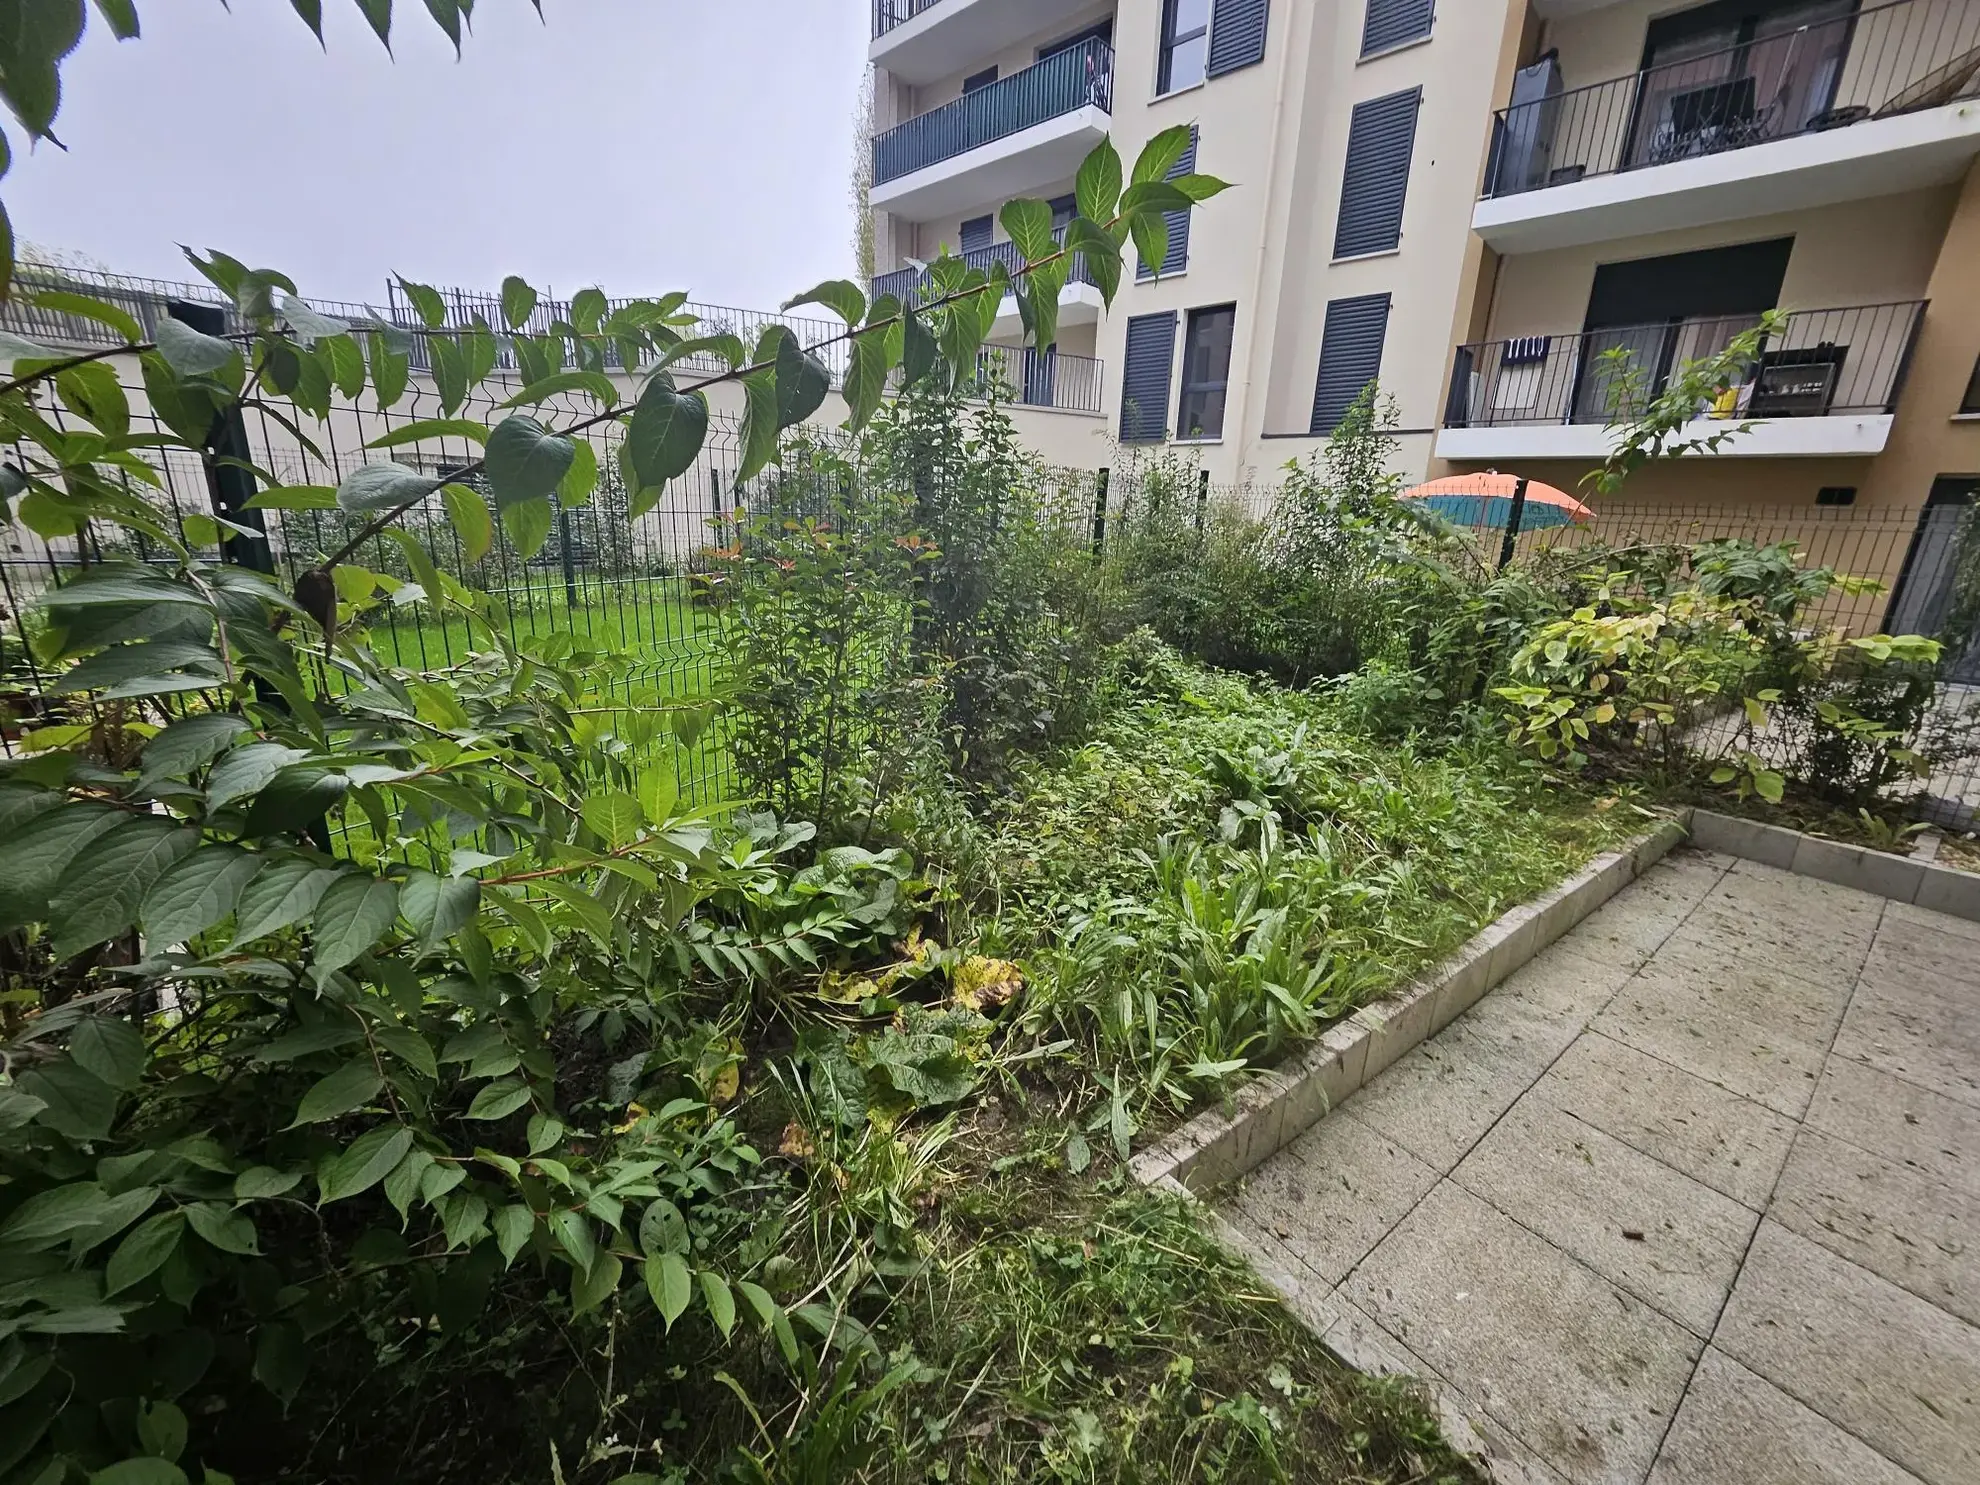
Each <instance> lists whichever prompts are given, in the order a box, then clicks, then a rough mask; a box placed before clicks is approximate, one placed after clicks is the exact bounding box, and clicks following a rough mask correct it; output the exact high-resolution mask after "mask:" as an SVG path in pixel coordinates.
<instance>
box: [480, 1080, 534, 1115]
mask: <svg viewBox="0 0 1980 1485" xmlns="http://www.w3.org/2000/svg"><path fill="white" fill-rule="evenodd" d="M528 1102H529V1088H528V1086H527V1085H526V1084H523V1083H518V1082H516V1081H515V1080H514V1079H513V1078H501V1079H498V1080H497V1081H495V1082H493V1083H490V1084H489V1085H488V1086H487V1087H485V1088H483V1089H482V1090H481V1091H480V1092H479V1093H477V1094H475V1096H474V1102H473V1103H471V1104H469V1105H468V1111H467V1117H468V1118H470V1119H506V1118H508V1117H509V1115H511V1114H513V1113H514V1112H515V1111H516V1110H517V1109H519V1108H521V1107H522V1106H523V1105H524V1104H526V1103H528Z"/></svg>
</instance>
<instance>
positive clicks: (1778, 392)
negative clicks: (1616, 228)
mask: <svg viewBox="0 0 1980 1485" xmlns="http://www.w3.org/2000/svg"><path fill="white" fill-rule="evenodd" d="M1924 312H1925V304H1924V302H1923V301H1912V302H1908V303H1901V304H1872V305H1863V306H1857V307H1852V308H1847V309H1810V310H1798V311H1796V312H1795V313H1793V314H1792V315H1790V316H1789V317H1788V322H1787V324H1786V326H1785V327H1784V328H1783V329H1782V330H1781V331H1780V332H1778V333H1777V334H1776V335H1775V337H1774V338H1773V339H1772V340H1770V341H1767V342H1764V343H1763V344H1762V346H1761V353H1760V358H1759V360H1758V361H1757V362H1756V363H1755V364H1754V366H1753V368H1752V370H1751V371H1750V372H1749V373H1748V375H1747V378H1746V381H1745V383H1744V384H1743V385H1741V386H1739V387H1736V388H1734V389H1733V390H1732V391H1731V392H1729V393H1728V394H1727V395H1726V397H1725V398H1724V399H1723V400H1722V401H1721V402H1720V403H1718V404H1717V405H1715V406H1712V407H1709V408H1707V407H1701V408H1700V409H1699V421H1698V423H1697V424H1695V425H1694V429H1695V431H1696V432H1698V433H1700V434H1707V433H1711V432H1713V431H1714V428H1715V425H1723V424H1725V423H1728V422H1731V423H1746V422H1751V423H1753V424H1754V425H1755V426H1754V427H1753V428H1752V429H1751V430H1750V431H1749V432H1747V433H1745V434H1742V435H1740V436H1738V437H1735V438H1734V439H1732V440H1731V441H1730V442H1728V443H1727V444H1726V445H1725V446H1724V447H1723V448H1722V449H1721V450H1720V451H1719V453H1718V457H1720V458H1764V457H1776V458H1781V457H1790V458H1791V457H1808V456H1816V455H1824V456H1830V457H1867V456H1869V455H1872V454H1878V453H1881V452H1882V451H1883V448H1884V445H1885V443H1886V442H1887V441H1888V440H1889V438H1890V431H1891V423H1892V415H1893V414H1894V413H1895V411H1896V409H1897V400H1898V394H1899V393H1900V392H1902V391H1903V389H1904V374H1905V368H1906V366H1907V364H1908V363H1909V361H1910V359H1911V347H1912V343H1913V341H1914V340H1915V339H1916V338H1917V334H1918V326H1919V324H1920V322H1921V320H1922V319H1923V318H1924ZM1758 323H1759V317H1758V316H1757V315H1745V316H1739V317H1735V318H1711V319H1707V318H1699V319H1692V320H1685V321H1682V322H1679V323H1674V324H1661V325H1637V326H1626V327H1623V328H1619V329H1608V330H1591V331H1588V332H1585V333H1583V334H1580V335H1526V336H1520V337H1518V338H1515V339H1512V340H1495V341H1488V342H1485V343H1483V344H1480V345H1466V346H1459V347H1458V351H1457V361H1456V364H1455V365H1454V366H1453V368H1452V372H1451V395H1450V403H1449V406H1448V407H1447V409H1446V411H1445V414H1444V427H1443V429H1442V430H1441V431H1440V432H1439V433H1438V435H1437V454H1438V457H1439V458H1444V459H1459V460H1467V461H1471V460H1476V461H1485V462H1491V461H1497V460H1511V459H1577V460H1584V461H1590V462H1592V461H1595V460H1600V459H1604V458H1607V457H1608V454H1609V451H1610V449H1611V447H1612V446H1613V444H1614V435H1613V433H1612V432H1611V430H1610V426H1609V425H1610V424H1612V423H1614V422H1616V421H1618V420H1619V419H1625V418H1627V417H1629V416H1630V415H1631V414H1632V412H1633V411H1635V410H1636V409H1637V408H1639V407H1640V406H1641V403H1642V401H1643V400H1644V399H1645V398H1647V397H1649V396H1654V395H1656V394H1657V393H1659V392H1661V391H1663V390H1664V388H1665V387H1666V386H1667V385H1668V383H1669V381H1670V379H1671V376H1672V373H1673V372H1674V370H1676V369H1677V368H1679V367H1681V366H1682V365H1683V364H1684V363H1685V362H1687V361H1694V360H1698V359H1700V358H1702V357H1705V356H1709V355H1713V354H1715V353H1716V352H1718V351H1720V350H1722V349H1724V348H1725V346H1726V345H1727V344H1728V343H1729V342H1730V341H1731V340H1732V339H1733V338H1734V337H1735V336H1737V335H1740V334H1743V333H1744V332H1746V331H1748V330H1751V329H1753V328H1754V326H1756V325H1757V324H1758ZM1616 351H1620V352H1622V353H1624V355H1625V356H1626V358H1627V359H1626V362H1622V363H1619V362H1617V361H1615V360H1611V359H1605V358H1606V357H1608V355H1609V353H1611V352H1616ZM1626 370H1634V371H1637V372H1640V374H1641V375H1640V379H1639V380H1638V381H1637V382H1635V383H1634V384H1632V382H1631V380H1630V379H1629V378H1628V377H1627V376H1626V375H1625V371H1626ZM1721 431H1722V429H1721Z"/></svg>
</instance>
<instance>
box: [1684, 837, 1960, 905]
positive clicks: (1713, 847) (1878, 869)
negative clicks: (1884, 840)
mask: <svg viewBox="0 0 1980 1485" xmlns="http://www.w3.org/2000/svg"><path fill="white" fill-rule="evenodd" d="M1691 839H1692V844H1693V845H1696V846H1699V847H1700V848H1702V849H1704V850H1707V851H1720V852H1723V853H1724V854H1726V855H1728V856H1738V857H1739V858H1741V859H1742V860H1745V861H1754V862H1758V863H1759V864H1760V865H1762V866H1774V867H1779V868H1780V869H1781V870H1782V871H1791V872H1793V873H1794V874H1795V875H1796V876H1802V877H1815V878H1817V879H1819V880H1821V881H1824V882H1834V883H1835V884H1836V885H1837V886H1839V887H1854V888H1855V889H1856V890H1857V891H1859V892H1868V893H1870V894H1871V895H1872V896H1873V897H1888V898H1890V899H1891V900H1892V901H1893V902H1908V903H1910V904H1912V905H1913V906H1915V907H1921V908H1927V909H1929V910H1930V911H1932V912H1935V913H1947V914H1950V915H1951V916H1952V917H1955V918H1967V919H1970V920H1972V921H1975V922H1980V876H1975V875H1974V874H1972V873H1971V872H1964V871H1960V870H1958V869H1957V868H1954V867H1950V866H1938V865H1935V864H1934V863H1932V862H1929V861H1920V860H1918V859H1916V858H1915V857H1909V856H1893V855H1891V854H1890V853H1889V852H1887V851H1872V850H1870V849H1869V848H1868V847H1865V846H1846V845H1844V844H1843V843H1842V842H1841V841H1833V840H1824V839H1822V838H1821V837H1820V836H1818V835H1803V834H1802V833H1801V832H1800V831H1798V830H1789V829H1787V828H1786V827H1784V826H1781V825H1763V824H1761V823H1760V822H1759V821H1758V820H1746V819H1741V818H1740V817H1739V816H1737V815H1721V814H1719V813H1717V812H1716V811H1714V810H1705V809H1698V810H1693V811H1691Z"/></svg>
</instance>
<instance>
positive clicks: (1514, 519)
mask: <svg viewBox="0 0 1980 1485" xmlns="http://www.w3.org/2000/svg"><path fill="white" fill-rule="evenodd" d="M1526 485H1527V481H1526V479H1525V477H1524V476H1521V478H1520V481H1519V483H1518V484H1516V485H1514V486H1513V497H1512V512H1511V514H1510V515H1508V516H1507V517H1506V539H1505V543H1504V544H1503V545H1502V546H1501V547H1500V548H1499V571H1500V572H1504V571H1505V570H1506V564H1507V563H1509V562H1511V561H1512V559H1513V547H1514V546H1516V545H1517V544H1518V542H1519V522H1520V518H1521V517H1522V516H1524V515H1525V514H1526Z"/></svg>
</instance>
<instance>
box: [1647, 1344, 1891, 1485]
mask: <svg viewBox="0 0 1980 1485" xmlns="http://www.w3.org/2000/svg"><path fill="white" fill-rule="evenodd" d="M1649 1485H1918V1477H1917V1476H1916V1475H1914V1474H1912V1473H1911V1472H1910V1471H1908V1470H1904V1469H1900V1468H1899V1467H1898V1466H1897V1465H1895V1464H1892V1463H1891V1462H1890V1460H1888V1459H1886V1458H1884V1456H1883V1455H1881V1454H1879V1453H1877V1451H1876V1450H1874V1449H1872V1448H1871V1447H1870V1446H1869V1445H1868V1444H1866V1443H1864V1442H1863V1441H1862V1440H1861V1439H1857V1438H1853V1437H1851V1436H1850V1435H1849V1434H1846V1433H1844V1432H1843V1431H1842V1430H1841V1429H1840V1428H1837V1427H1836V1425H1835V1424H1833V1423H1831V1422H1829V1420H1828V1419H1826V1418H1824V1417H1823V1416H1822V1415H1821V1414H1820V1413H1817V1412H1815V1411H1813V1410H1812V1409H1810V1408H1806V1407H1803V1406H1802V1405H1801V1404H1800V1403H1798V1402H1796V1401H1795V1400H1794V1399H1793V1398H1791V1397H1789V1396H1788V1395H1787V1394H1786V1393H1785V1392H1783V1391H1781V1390H1780V1388H1778V1387H1776V1386H1774V1384H1773V1383H1771V1382H1769V1381H1768V1380H1767V1379H1766V1378H1765V1377H1761V1376H1758V1375H1756V1374H1755V1373H1753V1372H1750V1371H1748V1370H1747V1369H1746V1368H1745V1367H1743V1366H1741V1365H1740V1364H1739V1363H1738V1362H1736V1361H1734V1360H1733V1359H1732V1358H1731V1357H1729V1356H1726V1355H1725V1354H1724V1353H1722V1352H1721V1351H1719V1350H1718V1349H1717V1348H1716V1347H1707V1348H1706V1351H1705V1356H1704V1358H1703V1360H1701V1361H1700V1362H1699V1363H1698V1373H1697V1375H1696V1376H1694V1377H1693V1378H1692V1381H1691V1390H1690V1391H1689V1392H1687V1393H1686V1394H1685V1398H1684V1403H1683V1406H1681V1407H1680V1408H1679V1409H1678V1415H1677V1422H1676V1423H1675V1424H1673V1425H1672V1427H1671V1432H1670V1436H1669V1437H1668V1438H1667V1439H1665V1440H1664V1449H1663V1452H1662V1453H1661V1454H1659V1455H1658V1456H1657V1465H1656V1468H1654V1469H1653V1470H1651V1471H1650V1481H1649Z"/></svg>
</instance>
